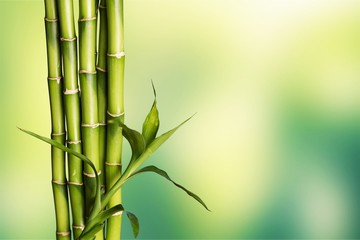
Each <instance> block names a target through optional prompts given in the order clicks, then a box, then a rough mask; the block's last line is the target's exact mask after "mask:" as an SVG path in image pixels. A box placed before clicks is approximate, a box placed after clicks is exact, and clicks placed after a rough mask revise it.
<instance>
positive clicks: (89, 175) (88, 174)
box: [83, 171, 101, 178]
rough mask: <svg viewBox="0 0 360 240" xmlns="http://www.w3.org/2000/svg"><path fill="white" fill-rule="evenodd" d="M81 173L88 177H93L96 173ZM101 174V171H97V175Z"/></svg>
mask: <svg viewBox="0 0 360 240" xmlns="http://www.w3.org/2000/svg"><path fill="white" fill-rule="evenodd" d="M83 174H84V175H85V176H87V177H89V178H95V177H96V174H95V173H87V172H83ZM100 174H101V171H99V172H98V173H97V175H98V176H99V175H100Z"/></svg>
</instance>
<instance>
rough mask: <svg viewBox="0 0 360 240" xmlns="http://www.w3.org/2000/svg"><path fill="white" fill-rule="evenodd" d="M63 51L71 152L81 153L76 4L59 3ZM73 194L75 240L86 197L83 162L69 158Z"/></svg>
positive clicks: (78, 232)
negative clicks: (74, 8) (75, 21)
mask: <svg viewBox="0 0 360 240" xmlns="http://www.w3.org/2000/svg"><path fill="white" fill-rule="evenodd" d="M57 4H58V11H59V20H60V32H61V42H62V51H63V68H64V88H65V91H64V99H65V111H66V124H67V131H68V140H67V143H68V146H69V148H71V149H73V150H75V151H77V152H79V153H81V152H82V150H81V148H82V146H81V128H80V123H81V122H80V99H79V88H78V75H77V74H78V72H77V41H76V34H75V24H74V10H73V1H72V0H61V1H57ZM68 160H69V183H70V184H69V190H70V202H71V210H72V216H73V229H74V239H77V238H78V237H79V235H80V234H81V232H82V228H83V227H84V224H85V221H84V193H83V191H84V190H83V177H82V171H83V170H82V162H81V160H80V159H78V158H77V157H75V156H73V155H71V154H68Z"/></svg>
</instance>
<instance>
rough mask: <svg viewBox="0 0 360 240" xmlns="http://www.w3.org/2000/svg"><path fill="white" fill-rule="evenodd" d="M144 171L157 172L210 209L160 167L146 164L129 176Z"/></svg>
mask: <svg viewBox="0 0 360 240" xmlns="http://www.w3.org/2000/svg"><path fill="white" fill-rule="evenodd" d="M145 172H154V173H157V174H159V175H160V176H162V177H164V178H166V179H167V180H169V181H170V182H172V183H173V184H174V185H175V186H176V187H178V188H180V189H182V190H183V191H185V192H186V193H187V194H188V195H189V196H190V197H192V198H194V199H195V200H196V201H198V202H199V203H200V204H201V205H203V206H204V208H206V209H207V210H208V211H210V209H209V208H208V207H207V206H206V204H205V202H204V201H203V200H201V198H200V197H199V196H198V195H196V194H195V193H193V192H191V191H189V190H187V189H186V188H185V187H183V186H181V185H180V184H178V183H176V182H174V181H173V180H172V179H171V178H170V177H169V175H168V174H167V173H166V172H165V171H164V170H162V169H160V168H157V167H155V166H147V167H144V168H142V169H140V170H139V171H136V172H135V173H133V174H132V175H131V176H130V177H129V178H131V177H134V176H136V175H138V174H141V173H145Z"/></svg>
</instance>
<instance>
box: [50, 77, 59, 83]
mask: <svg viewBox="0 0 360 240" xmlns="http://www.w3.org/2000/svg"><path fill="white" fill-rule="evenodd" d="M47 79H48V80H49V81H56V82H57V84H59V83H60V81H61V79H62V77H48V78H47Z"/></svg>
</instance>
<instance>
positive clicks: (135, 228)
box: [126, 211, 140, 238]
mask: <svg viewBox="0 0 360 240" xmlns="http://www.w3.org/2000/svg"><path fill="white" fill-rule="evenodd" d="M126 215H127V217H128V219H129V220H130V223H131V227H132V230H133V233H134V237H135V238H137V236H138V234H139V228H140V225H139V219H138V218H137V217H136V216H135V214H133V213H131V212H128V211H126Z"/></svg>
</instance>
